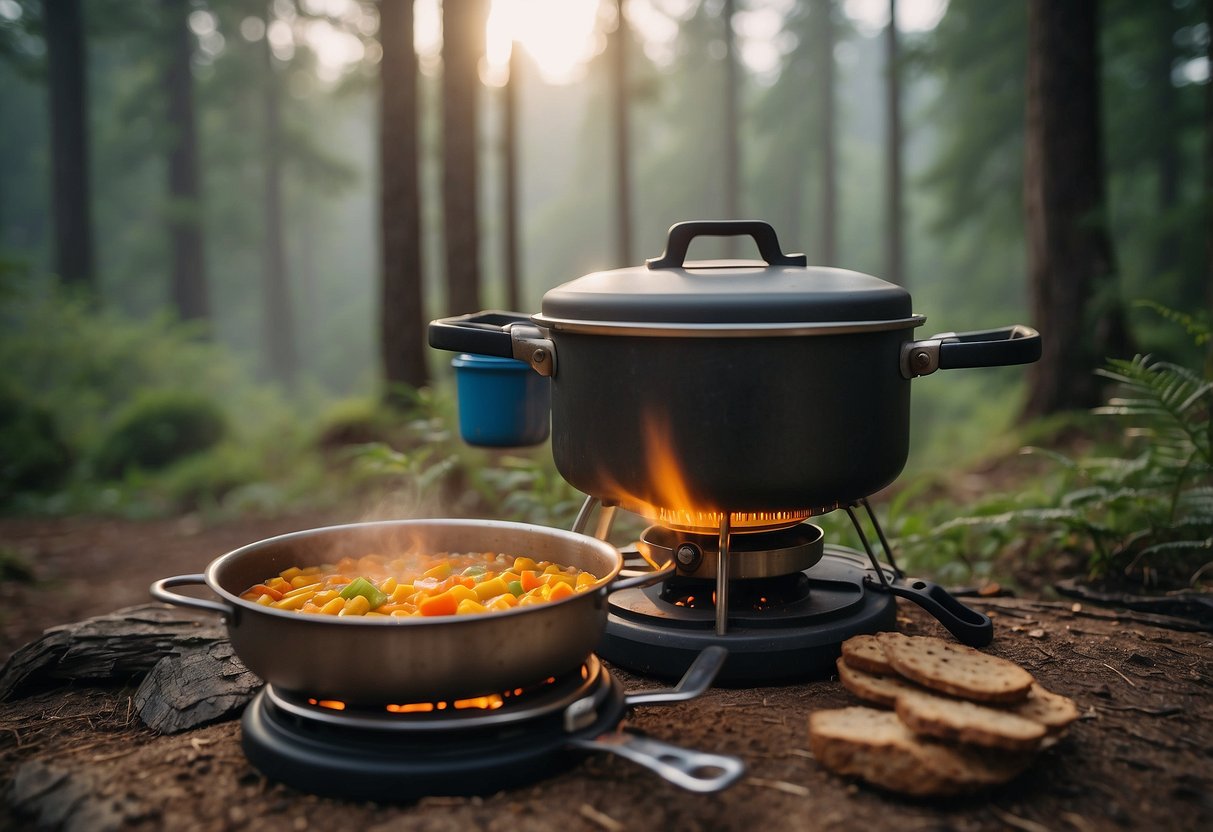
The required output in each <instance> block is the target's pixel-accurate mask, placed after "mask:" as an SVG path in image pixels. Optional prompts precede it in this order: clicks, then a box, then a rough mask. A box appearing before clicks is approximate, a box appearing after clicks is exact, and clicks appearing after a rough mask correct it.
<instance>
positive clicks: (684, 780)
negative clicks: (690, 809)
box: [569, 731, 745, 794]
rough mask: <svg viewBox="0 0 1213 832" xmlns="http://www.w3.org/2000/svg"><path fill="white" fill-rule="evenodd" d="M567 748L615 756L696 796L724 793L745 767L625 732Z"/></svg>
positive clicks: (733, 760) (577, 742)
mask: <svg viewBox="0 0 1213 832" xmlns="http://www.w3.org/2000/svg"><path fill="white" fill-rule="evenodd" d="M569 744H570V745H571V746H572V747H574V748H579V749H583V750H585V751H606V752H607V753H609V754H617V755H619V756H620V757H624V758H626V759H628V760H631V761H632V762H634V763H636V764H638V765H642V766H644V767H645V768H647V769H649V770H650V771H652V772H653V773H654V774H656V775H658V776H659V777H661V778H662V779H663V780H665V781H666V782H668V783H673V784H674V785H675V786H679V787H680V788H683V789H686V790H687V791H690V792H696V793H699V794H707V793H709V792H718V791H720V790H722V789H726V788H728V787H729V786H731V785H733V784H734V783H736V782H737V781H738V780H739V779H741V776H742V775H743V774H745V763H743V762H742V761H741V760H739V759H737V758H736V757H728V756H725V755H724V754H710V753H708V752H706V751H694V750H691V749H689V748H680V747H679V746H677V745H671V744H670V743H667V742H662V741H661V740H655V739H653V738H652V737H644V736H641V735H639V734H633V733H630V732H628V731H620V732H618V733H614V734H605V735H603V736H601V737H596V738H594V739H573V740H570V741H569Z"/></svg>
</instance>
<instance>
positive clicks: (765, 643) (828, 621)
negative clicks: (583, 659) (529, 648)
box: [598, 545, 897, 685]
mask: <svg viewBox="0 0 1213 832" xmlns="http://www.w3.org/2000/svg"><path fill="white" fill-rule="evenodd" d="M823 549H824V551H823V554H822V555H821V559H820V561H818V562H817V563H816V564H814V565H813V566H812V568H810V569H807V570H805V571H803V572H797V573H795V574H792V575H780V576H776V577H773V578H762V579H757V580H738V581H733V582H731V585H730V590H729V594H728V599H727V604H728V611H727V620H728V631H727V633H725V634H723V635H720V634H718V633H717V630H716V622H717V617H718V616H717V609H716V607H717V605H716V600H717V599H716V597H715V596H714V592H715V582H714V581H709V580H701V579H693V578H692V579H688V578H683V577H678V576H676V577H672V578H669V579H668V580H666V581H665V582H664V583H662V584H658V585H654V586H649V587H644V588H642V589H630V590H624V591H622V592H617V593H613V594H612V595H611V596H610V597H609V598H608V605H609V609H610V614H609V616H608V618H607V627H606V636H605V638H604V640H603V643H602V645H601V646H600V647H599V650H598V653H599V655H600V656H602V658H604V659H606V660H607V661H609V662H611V663H612V664H617V665H619V666H620V667H625V668H627V669H628V670H632V671H635V672H637V673H640V674H643V675H646V676H654V677H657V678H665V677H668V676H670V675H677V674H678V673H680V672H682V670H683V669H684V668H685V667H686V666H687V664H688V663H689V662H690V661H691V659H692V658H693V657H694V656H695V654H696V653H698V652H699V651H700V650H702V649H704V647H706V646H708V645H711V644H725V645H727V646H728V649H729V660H728V662H727V663H726V664H725V667H724V669H723V670H722V671H721V673H720V675H719V676H718V677H717V681H718V682H720V683H722V684H729V685H742V684H756V683H758V684H777V683H782V682H791V681H800V680H805V679H819V678H825V677H826V676H829V675H830V674H832V673H833V672H834V661H835V659H837V658H838V654H839V649H840V647H839V645H841V644H842V642H843V641H845V640H846V639H848V638H850V637H851V636H853V635H859V634H860V633H875V632H880V631H882V630H893V629H896V619H897V605H896V599H895V598H894V596H893V595H892V594H890V593H885V592H880V591H877V590H875V589H874V587H873V585H872V584H871V582H870V581H869V580H867V579H868V578H870V577H871V575H872V572H871V569H872V567H871V564H870V563H868V561H867V558H866V557H865V556H863V555H861V554H860V553H858V552H855V551H852V550H849V549H845V548H843V547H841V546H834V545H826V546H824V547H823ZM636 560H637V561H639V558H637V559H636ZM629 566H630V567H639V563H636V562H633V563H629ZM641 568H642V567H641ZM886 577H887V576H886Z"/></svg>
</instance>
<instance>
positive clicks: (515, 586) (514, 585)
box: [505, 581, 522, 598]
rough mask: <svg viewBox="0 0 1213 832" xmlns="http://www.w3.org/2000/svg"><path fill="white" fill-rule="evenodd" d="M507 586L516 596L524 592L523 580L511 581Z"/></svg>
mask: <svg viewBox="0 0 1213 832" xmlns="http://www.w3.org/2000/svg"><path fill="white" fill-rule="evenodd" d="M505 587H506V589H508V590H509V591H510V592H512V593H514V597H515V598H517V597H518V596H519V595H521V594H522V581H510V582H509V583H508V584H506V585H505Z"/></svg>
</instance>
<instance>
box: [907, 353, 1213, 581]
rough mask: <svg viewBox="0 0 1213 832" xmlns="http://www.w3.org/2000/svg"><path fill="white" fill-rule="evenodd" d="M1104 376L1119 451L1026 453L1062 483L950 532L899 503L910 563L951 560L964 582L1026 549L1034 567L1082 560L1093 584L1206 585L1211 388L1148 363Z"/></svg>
mask: <svg viewBox="0 0 1213 832" xmlns="http://www.w3.org/2000/svg"><path fill="white" fill-rule="evenodd" d="M1100 374H1101V375H1102V376H1104V377H1106V378H1107V379H1109V380H1110V381H1111V382H1113V383H1114V384H1115V385H1116V390H1117V393H1116V395H1115V396H1114V397H1113V398H1111V399H1110V400H1109V401H1108V404H1107V405H1106V406H1104V407H1100V408H1098V409H1096V411H1095V413H1096V414H1098V415H1100V416H1110V417H1112V418H1114V419H1116V420H1118V422H1120V423H1121V425H1122V430H1121V432H1120V440H1119V442H1117V443H1116V444H1115V445H1114V446H1113V447H1111V448H1107V449H1102V450H1100V451H1098V452H1095V453H1091V454H1089V455H1085V456H1078V457H1071V456H1068V455H1065V454H1062V453H1059V452H1056V451H1053V450H1049V449H1046V448H1025V449H1024V451H1023V452H1024V453H1026V454H1031V455H1034V456H1036V457H1037V458H1040V459H1043V460H1046V461H1047V462H1049V463H1051V465H1052V467H1053V471H1054V475H1053V476H1051V477H1042V478H1038V479H1036V480H1034V481H1033V482H1032V483H1031V484H1030V485H1029V486H1027V487H1025V488H1023V489H1021V490H1020V491H1019V492H1018V493H1016V494H1012V495H1001V496H997V497H992V498H988V499H985V500H983V501H981V502H980V503H979V504H977V505H976V506H974V507H971V508H970V509H969V510H968V511H967V513H966V514H965V515H964V516H961V517H954V518H952V519H949V520H946V521H944V522H942V523H937V524H932V523H930V522H929V513H927V514H919V515H915V514H914V513H912V512H909V511H905V510H904V509H905V506H904V505H899V504H898V503H897V501H895V502H894V504H893V505H892V506H891V511H890V515H891V517H892V518H893V522H892V525H893V530H894V533H895V534H896V535H897V536H898V538H899V540H898V543H899V545H900V546H902V547H903V548H905V549H906V550H907V551H908V552H909V553H910V554H911V557H917V558H920V559H922V558H925V559H927V560H929V561H932V562H934V563H937V564H939V563H943V562H946V561H948V560H952V561H953V571H954V572H955V571H956V567H958V566H961V565H963V567H964V568H967V570H968V573H969V574H970V575H975V576H978V577H980V576H981V575H982V574H983V572H988V571H989V568H990V567H989V564H990V563H991V562H992V561H993V559H994V558H996V557H997V556H998V555H999V554H1000V553H1004V552H1006V551H1010V550H1013V549H1014V548H1015V547H1019V549H1020V554H1021V555H1022V556H1025V557H1031V556H1033V555H1040V554H1044V553H1052V554H1056V553H1057V552H1059V551H1062V552H1065V551H1068V552H1074V553H1078V554H1080V555H1081V556H1082V557H1083V558H1085V561H1086V564H1087V572H1088V577H1089V578H1090V579H1094V580H1105V579H1106V580H1114V581H1126V580H1127V581H1132V582H1134V583H1137V584H1139V585H1143V586H1161V587H1166V588H1173V587H1176V586H1182V585H1184V584H1188V585H1192V586H1201V585H1203V584H1204V583H1207V581H1208V578H1209V576H1210V570H1211V569H1213V421H1211V419H1210V414H1211V412H1213V381H1210V380H1208V379H1205V378H1203V377H1202V376H1201V375H1200V374H1198V373H1197V372H1195V371H1193V370H1191V369H1189V368H1186V367H1183V366H1180V365H1177V364H1174V363H1170V362H1164V361H1155V360H1154V359H1152V358H1151V357H1149V356H1145V355H1139V356H1137V357H1135V358H1133V359H1130V360H1110V361H1108V363H1107V366H1106V368H1105V369H1103V370H1101V371H1100ZM909 496H912V495H904V494H903V495H901V499H902V500H905V499H907V498H908V497H909ZM1025 542H1027V544H1026V548H1025Z"/></svg>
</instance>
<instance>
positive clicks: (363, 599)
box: [240, 552, 599, 618]
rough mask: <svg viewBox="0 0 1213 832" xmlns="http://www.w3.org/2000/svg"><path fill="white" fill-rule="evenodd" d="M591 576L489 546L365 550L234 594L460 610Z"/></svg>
mask: <svg viewBox="0 0 1213 832" xmlns="http://www.w3.org/2000/svg"><path fill="white" fill-rule="evenodd" d="M598 580H599V578H598V577H597V576H595V575H593V574H591V573H589V572H585V571H583V570H580V569H577V568H575V567H572V566H561V565H559V564H556V563H552V562H550V561H543V560H541V561H535V560H532V559H531V558H527V557H511V556H509V555H504V554H494V553H492V552H484V553H466V554H448V553H443V554H441V555H435V556H433V557H428V558H425V559H419V558H416V557H409V558H389V557H385V556H383V555H378V554H368V555H365V556H363V557H360V558H342V559H341V560H339V561H337V562H336V563H331V564H330V563H326V564H321V565H320V566H305V567H299V566H292V567H291V568H289V569H284V570H283V571H282V572H280V573H278V574H277V575H274V576H272V577H269V578H267V579H266V580H265V581H264V582H262V583H259V584H255V585H254V586H252V587H250V588H249V589H248V590H246V591H245V592H244V593H243V594H241V596H240V597H241V598H244V599H245V600H247V601H253V602H255V603H257V604H262V605H264V606H267V607H271V608H273V609H280V610H291V611H294V612H300V613H313V614H317V615H339V616H349V615H360V616H393V617H397V618H399V617H412V616H439V615H468V614H476V613H489V612H500V611H502V610H509V609H513V608H514V607H522V606H528V605H530V604H544V603H548V602H550V601H559V600H560V599H561V598H568V597H569V596H571V595H574V594H576V593H578V592H584V591H586V590H588V589H589V588H590V587H592V586H594V585H595V584H596V583H597V582H598Z"/></svg>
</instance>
